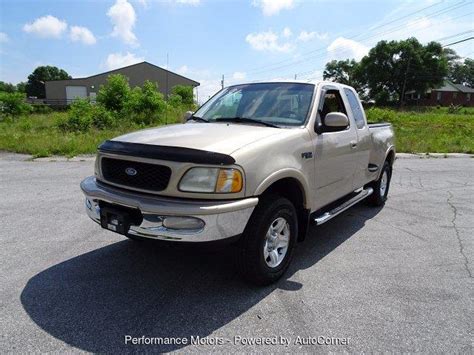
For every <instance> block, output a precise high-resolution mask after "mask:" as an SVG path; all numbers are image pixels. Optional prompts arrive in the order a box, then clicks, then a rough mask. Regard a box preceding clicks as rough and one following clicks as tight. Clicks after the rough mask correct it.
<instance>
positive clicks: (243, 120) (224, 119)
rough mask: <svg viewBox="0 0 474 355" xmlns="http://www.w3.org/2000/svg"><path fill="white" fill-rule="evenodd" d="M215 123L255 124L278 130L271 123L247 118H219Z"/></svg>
mask: <svg viewBox="0 0 474 355" xmlns="http://www.w3.org/2000/svg"><path fill="white" fill-rule="evenodd" d="M216 122H242V123H257V124H261V125H264V126H267V127H273V128H280V127H278V126H277V125H274V124H273V123H268V122H265V121H259V120H254V119H253V118H247V117H238V116H237V117H220V118H216Z"/></svg>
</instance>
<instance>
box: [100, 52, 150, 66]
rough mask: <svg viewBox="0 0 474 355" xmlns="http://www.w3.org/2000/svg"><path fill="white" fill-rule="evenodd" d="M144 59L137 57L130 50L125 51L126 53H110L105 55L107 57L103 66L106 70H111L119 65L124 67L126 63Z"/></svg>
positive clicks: (130, 63) (134, 62)
mask: <svg viewBox="0 0 474 355" xmlns="http://www.w3.org/2000/svg"><path fill="white" fill-rule="evenodd" d="M144 60H145V59H144V58H142V57H137V56H136V55H135V54H133V53H130V52H127V53H126V54H122V53H111V54H109V55H108V56H107V59H106V61H105V67H106V68H107V69H108V70H113V69H118V68H121V67H126V66H127V65H132V64H136V63H140V62H143V61H144Z"/></svg>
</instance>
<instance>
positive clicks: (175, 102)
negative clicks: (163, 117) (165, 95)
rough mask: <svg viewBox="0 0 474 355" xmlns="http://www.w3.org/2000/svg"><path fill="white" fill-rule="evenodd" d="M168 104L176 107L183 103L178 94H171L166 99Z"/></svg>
mask: <svg viewBox="0 0 474 355" xmlns="http://www.w3.org/2000/svg"><path fill="white" fill-rule="evenodd" d="M168 104H169V105H170V106H171V107H175V108H178V107H181V106H182V105H183V99H182V98H181V96H179V95H176V94H172V95H171V96H170V97H169V99H168Z"/></svg>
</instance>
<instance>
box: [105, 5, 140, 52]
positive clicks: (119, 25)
mask: <svg viewBox="0 0 474 355" xmlns="http://www.w3.org/2000/svg"><path fill="white" fill-rule="evenodd" d="M107 16H108V17H110V21H111V22H112V24H113V26H114V29H113V31H112V36H114V37H119V38H120V39H121V40H122V41H124V42H125V43H126V44H129V45H137V44H138V42H137V37H136V36H135V34H134V33H133V27H134V26H135V21H136V19H137V17H136V15H135V10H134V9H133V6H132V5H131V4H130V3H129V2H128V1H127V0H117V1H116V2H115V4H114V5H113V6H112V7H111V8H110V9H109V11H107Z"/></svg>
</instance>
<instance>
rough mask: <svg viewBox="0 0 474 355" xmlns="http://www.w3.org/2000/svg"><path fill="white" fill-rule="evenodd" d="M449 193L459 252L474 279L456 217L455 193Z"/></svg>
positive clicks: (448, 200) (448, 201)
mask: <svg viewBox="0 0 474 355" xmlns="http://www.w3.org/2000/svg"><path fill="white" fill-rule="evenodd" d="M448 194H449V197H448V199H447V200H446V202H447V204H448V205H449V207H451V209H452V210H453V218H452V219H451V224H452V225H453V228H454V232H455V233H456V238H457V240H458V245H459V252H460V253H461V255H462V257H463V259H464V268H465V269H466V271H467V274H468V275H469V277H470V278H471V279H472V278H473V277H472V271H471V269H470V268H469V259H468V258H467V256H466V254H465V253H464V245H463V243H462V239H461V236H460V235H459V229H458V227H457V225H456V219H457V218H458V209H457V208H456V206H454V204H453V203H452V202H451V200H452V198H453V197H454V195H453V193H452V192H451V191H449V190H448Z"/></svg>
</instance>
